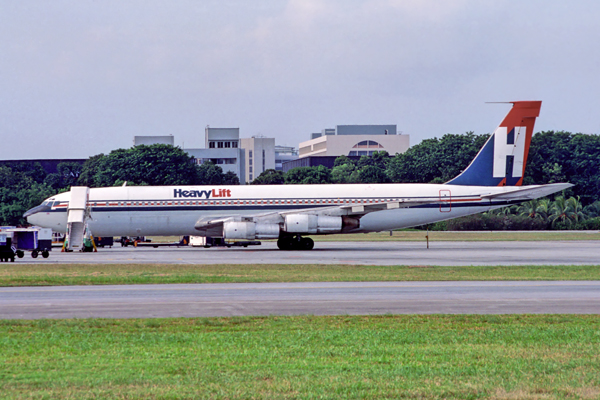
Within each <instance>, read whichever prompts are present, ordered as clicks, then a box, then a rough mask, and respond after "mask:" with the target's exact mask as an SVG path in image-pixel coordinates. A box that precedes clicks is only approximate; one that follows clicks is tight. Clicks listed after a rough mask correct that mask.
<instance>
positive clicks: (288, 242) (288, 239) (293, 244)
mask: <svg viewBox="0 0 600 400" xmlns="http://www.w3.org/2000/svg"><path fill="white" fill-rule="evenodd" d="M277 247H278V248H279V250H312V249H313V247H315V242H314V241H313V240H312V239H311V238H308V237H305V238H303V237H302V236H300V235H297V236H282V237H280V238H279V239H278V240H277Z"/></svg>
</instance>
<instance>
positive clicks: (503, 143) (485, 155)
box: [446, 101, 542, 186]
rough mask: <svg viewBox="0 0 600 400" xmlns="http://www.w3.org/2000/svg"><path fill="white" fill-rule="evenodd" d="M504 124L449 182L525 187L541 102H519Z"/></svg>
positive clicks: (515, 104) (514, 105)
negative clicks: (524, 178) (532, 139)
mask: <svg viewBox="0 0 600 400" xmlns="http://www.w3.org/2000/svg"><path fill="white" fill-rule="evenodd" d="M512 104H513V107H512V108H511V109H510V111H509V112H508V114H507V115H506V117H505V118H504V120H503V121H502V123H501V124H500V126H499V127H498V128H496V130H495V131H494V133H493V134H492V136H491V137H490V138H489V139H488V141H487V142H486V143H485V145H484V146H483V148H482V149H481V150H480V151H479V153H477V156H475V159H474V160H473V161H472V162H471V164H469V166H468V167H467V169H465V170H464V171H463V172H462V173H461V174H460V175H458V176H457V177H456V178H454V179H452V180H451V181H449V182H446V184H447V185H467V186H521V185H522V184H523V177H524V175H525V166H526V165H527V155H528V153H529V145H530V143H531V136H532V135H533V127H534V125H535V119H536V118H537V117H538V115H539V114H540V108H541V106H542V102H541V101H515V102H512Z"/></svg>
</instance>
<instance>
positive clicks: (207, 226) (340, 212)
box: [194, 198, 440, 236]
mask: <svg viewBox="0 0 600 400" xmlns="http://www.w3.org/2000/svg"><path fill="white" fill-rule="evenodd" d="M432 203H440V200H439V199H438V198H435V199H433V198H432V199H429V200H427V199H419V200H411V199H399V200H397V201H390V202H385V203H372V204H356V205H351V204H348V205H342V206H332V207H310V208H300V209H295V210H289V211H273V212H268V213H260V214H250V215H228V216H222V215H221V216H214V217H203V218H200V219H199V220H198V221H197V222H196V224H195V226H194V227H195V229H196V230H198V231H199V234H200V235H206V236H220V235H221V234H222V231H223V224H225V223H228V222H256V223H261V224H279V223H283V222H284V221H285V218H286V216H290V215H303V214H304V215H306V214H312V215H320V216H332V217H342V216H350V217H357V218H360V217H362V216H363V215H366V214H368V213H371V212H375V211H382V210H393V209H397V208H408V207H414V206H418V205H423V204H432Z"/></svg>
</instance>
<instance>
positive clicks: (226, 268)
mask: <svg viewBox="0 0 600 400" xmlns="http://www.w3.org/2000/svg"><path fill="white" fill-rule="evenodd" d="M597 279H600V266H599V265H595V266H594V265H592V266H590V265H562V266H539V265H535V266H479V267H478V266H465V267H432V266H422V265H421V266H419V265H414V266H377V265H372V266H369V265H367V266H365V265H320V264H314V265H273V264H255V265H247V264H242V265H239V264H238V265H236V264H233V265H231V264H225V265H201V264H199V265H189V264H183V265H173V264H102V265H94V264H28V265H27V266H26V267H24V266H23V265H20V264H18V263H1V264H0V286H39V285H118V284H148V283H154V284H156V283H224V282H229V283H233V282H236V283H240V282H316V281H319V282H334V281H338V282H349V281H433V280H438V281H447V280H454V281H457V280H458V281H460V280H597Z"/></svg>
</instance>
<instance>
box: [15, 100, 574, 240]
mask: <svg viewBox="0 0 600 400" xmlns="http://www.w3.org/2000/svg"><path fill="white" fill-rule="evenodd" d="M510 103H512V104H513V106H512V108H511V109H510V110H509V112H508V114H507V115H506V117H505V118H504V119H503V121H502V123H501V124H500V125H499V127H498V128H497V129H496V130H495V131H494V132H493V134H492V135H491V136H490V138H489V139H488V140H487V142H486V143H485V144H484V146H483V148H482V149H481V150H480V151H479V153H478V154H477V155H476V156H475V158H474V159H473V161H472V162H471V164H470V165H469V166H468V167H467V168H466V169H465V170H464V171H463V172H462V173H461V174H459V175H458V176H457V177H455V178H454V179H452V180H450V181H448V182H446V183H443V184H422V183H388V184H337V185H333V184H321V185H243V186H126V185H123V186H120V187H103V188H90V189H89V190H88V189H87V188H85V189H86V190H88V191H87V192H86V193H87V199H86V201H84V203H85V205H86V207H87V210H86V212H87V213H88V215H89V218H88V219H87V223H88V227H89V229H90V230H91V232H92V233H93V234H94V235H95V236H101V237H103V236H180V235H191V236H210V237H222V238H225V239H251V240H254V239H277V246H278V248H279V249H281V250H311V249H313V247H314V241H313V240H312V239H311V238H310V237H308V235H327V234H339V233H367V232H379V231H388V230H394V229H402V228H408V227H413V226H419V225H425V224H430V223H434V222H437V221H443V220H447V219H452V218H457V217H462V216H466V215H471V214H476V213H481V212H485V211H489V210H493V209H496V208H501V207H506V206H510V205H513V204H518V203H520V202H524V201H528V200H532V199H536V198H539V197H544V196H547V195H550V194H552V193H555V192H559V191H561V190H564V189H567V188H569V187H571V186H573V185H571V184H569V183H553V184H546V185H531V186H522V183H523V177H524V172H525V167H526V164H527V155H528V152H529V145H530V142H531V137H532V135H533V128H534V124H535V119H536V118H537V117H538V116H539V112H540V108H541V103H542V102H541V101H514V102H510ZM79 189H81V187H73V188H71V191H69V192H65V193H60V194H57V195H55V196H52V197H50V198H48V199H46V200H45V201H44V202H43V203H42V204H41V205H39V206H37V207H35V208H32V209H31V210H29V211H27V212H26V213H25V214H24V217H26V218H27V221H28V222H29V223H30V224H33V225H37V226H41V227H45V228H52V230H53V231H56V232H63V233H64V232H65V231H66V229H67V210H68V209H69V201H70V200H71V196H72V193H75V192H76V190H79Z"/></svg>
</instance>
